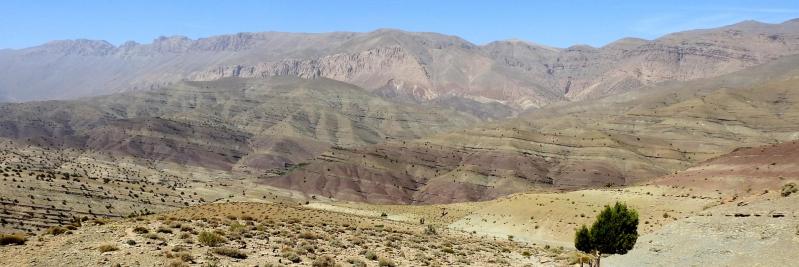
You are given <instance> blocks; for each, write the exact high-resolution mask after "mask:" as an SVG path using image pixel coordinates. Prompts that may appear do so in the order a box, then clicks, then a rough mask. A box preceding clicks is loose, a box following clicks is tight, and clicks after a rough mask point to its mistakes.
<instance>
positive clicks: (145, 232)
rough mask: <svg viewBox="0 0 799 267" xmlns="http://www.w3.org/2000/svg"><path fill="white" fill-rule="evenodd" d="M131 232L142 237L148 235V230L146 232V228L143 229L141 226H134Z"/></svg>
mask: <svg viewBox="0 0 799 267" xmlns="http://www.w3.org/2000/svg"><path fill="white" fill-rule="evenodd" d="M133 232H134V233H137V234H140V235H143V234H147V233H150V230H147V228H146V227H143V226H136V227H135V228H133Z"/></svg>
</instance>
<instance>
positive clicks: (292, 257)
mask: <svg viewBox="0 0 799 267" xmlns="http://www.w3.org/2000/svg"><path fill="white" fill-rule="evenodd" d="M283 258H286V259H287V260H289V261H290V262H293V263H300V262H301V261H302V258H300V255H297V253H295V252H294V251H286V252H283Z"/></svg>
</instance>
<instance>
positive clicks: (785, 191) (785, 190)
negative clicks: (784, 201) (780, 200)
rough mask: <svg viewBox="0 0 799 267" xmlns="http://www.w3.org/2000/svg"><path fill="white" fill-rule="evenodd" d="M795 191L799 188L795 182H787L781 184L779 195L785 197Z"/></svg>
mask: <svg viewBox="0 0 799 267" xmlns="http://www.w3.org/2000/svg"><path fill="white" fill-rule="evenodd" d="M797 191H799V188H797V187H796V184H795V183H787V184H785V185H783V186H782V191H781V192H780V195H782V196H783V197H787V196H790V195H791V194H793V193H796V192H797Z"/></svg>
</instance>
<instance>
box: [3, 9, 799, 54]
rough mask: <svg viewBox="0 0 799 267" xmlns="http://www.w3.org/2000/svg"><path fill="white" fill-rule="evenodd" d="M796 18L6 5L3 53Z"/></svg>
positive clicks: (572, 37)
mask: <svg viewBox="0 0 799 267" xmlns="http://www.w3.org/2000/svg"><path fill="white" fill-rule="evenodd" d="M797 17H799V0H793V1H698V0H694V1H661V2H660V3H655V1H648V0H638V1H532V0H530V1H490V0H483V1H465V0H464V1H435V0H429V1H410V0H406V1H386V0H384V1H380V0H374V1H333V0H327V1H325V0H319V1H301V0H293V1H250V0H234V1H220V0H213V1H204V0H191V1H189V0H159V1H147V0H127V1H112V0H105V1H100V0H97V1H92V0H83V1H66V0H61V1H37V0H2V1H0V48H22V47H28V46H33V45H37V44H41V43H44V42H46V41H48V40H54V39H76V38H88V39H103V40H108V41H110V42H111V43H113V44H117V45H118V44H120V43H122V42H124V41H127V40H134V41H137V42H140V43H149V42H150V41H151V40H152V39H154V38H156V37H158V36H169V35H185V36H188V37H191V38H198V37H205V36H209V35H217V34H225V33H235V32H248V31H249V32H255V31H286V32H328V31H370V30H373V29H377V28H399V29H404V30H409V31H432V32H441V33H446V34H454V35H458V36H461V37H463V38H465V39H467V40H469V41H472V42H474V43H477V44H483V43H486V42H490V41H493V40H499V39H510V38H518V39H524V40H528V41H533V42H537V43H541V44H545V45H551V46H557V47H566V46H570V45H573V44H589V45H593V46H601V45H604V44H606V43H608V42H611V41H613V40H615V39H618V38H621V37H626V36H634V37H642V38H648V39H651V38H655V37H658V36H660V35H663V34H665V33H669V32H674V31H680V30H686V29H694V28H707V27H716V26H721V25H727V24H731V23H734V22H737V21H741V20H747V19H754V20H759V21H763V22H771V23H776V22H782V21H785V20H788V19H792V18H797Z"/></svg>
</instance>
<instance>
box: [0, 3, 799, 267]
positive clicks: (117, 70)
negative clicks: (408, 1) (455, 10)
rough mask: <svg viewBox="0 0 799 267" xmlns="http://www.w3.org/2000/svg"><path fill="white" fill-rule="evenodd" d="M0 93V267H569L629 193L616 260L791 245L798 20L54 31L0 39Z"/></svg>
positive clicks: (781, 260) (769, 254) (795, 208)
mask: <svg viewBox="0 0 799 267" xmlns="http://www.w3.org/2000/svg"><path fill="white" fill-rule="evenodd" d="M0 102H2V103H0V156H1V157H0V175H2V177H0V179H2V180H0V188H2V189H1V190H0V192H2V194H0V195H2V196H0V231H2V232H0V265H11V266H17V265H33V266H38V265H59V264H64V263H65V262H66V264H68V265H81V266H84V265H91V264H95V265H102V266H107V265H112V264H115V263H117V264H121V265H123V266H128V265H141V264H148V265H157V266H161V265H165V264H166V263H167V262H170V266H191V265H190V264H195V265H203V266H205V265H214V266H218V265H230V266H240V265H247V266H252V265H258V266H260V265H262V264H263V263H267V264H272V263H275V262H276V264H277V266H282V264H289V265H291V264H297V265H308V264H310V263H311V262H313V264H314V265H319V264H317V262H318V261H320V260H321V261H328V259H329V261H338V262H343V261H345V260H346V261H347V262H349V263H351V264H353V265H354V266H375V265H381V266H396V264H395V263H397V264H400V265H409V266H422V265H424V266H460V265H479V266H528V265H533V266H576V265H577V264H578V263H579V262H584V261H585V259H590V258H592V257H594V256H595V255H588V254H584V253H581V252H578V251H575V250H574V249H573V248H572V244H573V242H572V241H573V240H574V235H573V233H574V230H575V229H577V227H579V225H580V224H587V223H588V224H590V223H591V222H592V221H593V219H594V217H595V215H597V214H598V213H599V210H600V209H601V207H602V206H604V205H606V204H611V203H613V202H616V201H622V202H625V203H627V204H628V205H629V207H631V208H633V209H635V210H638V211H639V213H638V214H639V215H638V216H640V217H639V218H640V222H639V224H638V226H637V230H636V231H638V233H640V234H641V235H642V236H641V237H640V240H639V241H638V244H636V246H635V248H634V249H633V250H631V252H630V253H629V254H628V255H622V256H612V257H609V258H608V259H607V260H608V261H607V262H610V263H611V264H612V265H614V266H615V265H619V266H642V265H644V266H648V265H664V264H663V263H665V265H666V266H673V265H698V266H707V265H717V264H718V262H723V264H725V265H731V266H735V265H736V264H740V266H751V265H758V264H760V263H763V262H768V263H773V264H772V265H788V264H787V263H789V262H792V261H794V260H795V259H793V258H790V257H792V256H791V255H795V254H796V253H799V242H797V240H799V238H797V236H799V232H798V231H797V229H799V225H797V222H799V220H797V218H799V205H796V204H797V202H796V199H797V196H796V193H797V192H799V189H797V188H799V187H797V186H796V183H799V176H798V175H799V170H798V169H797V167H798V166H797V163H796V157H797V155H799V144H797V139H799V19H794V20H790V21H786V22H783V23H779V24H767V23H760V22H756V21H744V22H740V23H737V24H734V25H730V26H725V27H720V28H715V29H703V30H693V31H686V32H679V33H673V34H668V35H665V36H663V37H660V38H657V39H655V40H642V39H635V38H625V39H621V40H618V41H615V42H612V43H610V44H608V45H605V46H603V47H600V48H594V47H589V46H582V45H576V46H572V47H568V48H553V47H546V46H542V45H537V44H534V43H530V42H525V41H519V40H507V41H496V42H491V43H488V44H485V45H476V44H472V43H470V42H468V41H465V40H463V39H461V38H459V37H457V36H448V35H443V34H438V33H419V32H406V31H401V30H392V29H381V30H376V31H373V32H368V33H351V32H333V33H314V34H311V33H279V32H264V33H239V34H233V35H223V36H214V37H209V38H202V39H198V40H191V39H188V38H185V37H162V38H158V39H156V40H154V42H153V43H151V44H137V43H132V42H129V43H125V44H123V45H120V46H114V45H111V44H110V43H108V42H105V41H92V40H66V41H53V42H50V43H47V44H44V45H41V46H37V47H32V48H26V49H19V50H0ZM413 204H426V205H413ZM154 212H157V214H154V215H153V213H154ZM123 217H130V218H129V219H124V218H123ZM108 218H115V220H116V221H109V220H108ZM89 224H96V225H95V226H89ZM45 229H46V231H44V230H45ZM195 229H196V230H195ZM730 229H733V230H730ZM178 231H179V232H178ZM6 232H14V233H15V235H14V236H11V235H7V234H5V233H6ZM20 232H24V233H25V235H32V234H35V233H39V234H38V235H37V238H32V237H31V238H30V239H28V240H27V241H25V240H22V241H21V242H22V243H25V242H28V244H27V245H24V246H6V244H9V243H8V242H16V243H19V242H20V240H21V239H22V238H24V237H25V236H22V235H18V234H19V233H20ZM199 232H206V233H205V234H200V233H199ZM211 232H212V233H213V234H215V235H219V236H220V237H219V239H218V240H216V241H214V242H219V244H210V243H208V242H206V241H208V240H204V241H203V240H201V239H203V237H202V236H206V237H207V235H208V234H210V233H211ZM222 236H224V238H223V237H222ZM697 238H701V239H702V240H701V241H697V240H696V239H697ZM9 240H10V241H9ZM195 240H197V241H196V242H195ZM106 243H108V244H106ZM686 244H687V245H686ZM219 245H222V247H214V246H219ZM109 246H110V247H113V248H114V249H110V247H109ZM777 248H778V249H777ZM107 249H110V250H107ZM95 250H98V251H100V253H97V252H96V251H95ZM115 251H116V252H115ZM752 251H756V252H757V254H755V255H754V256H752V255H753V254H752V253H751V252H752ZM378 254H380V255H378ZM686 255H687V256H686ZM730 255H734V256H730ZM117 256H119V257H117ZM195 256H196V257H195ZM392 258H393V259H394V260H395V261H396V262H394V261H392ZM719 258H724V260H721V261H720V260H719ZM764 258H765V259H768V260H764ZM602 261H603V262H606V261H605V260H604V259H603V260H602ZM739 262H743V264H742V263H739ZM328 265H329V266H334V265H333V264H328ZM328 265H324V264H322V265H319V266H328ZM268 266H271V265H268Z"/></svg>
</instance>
